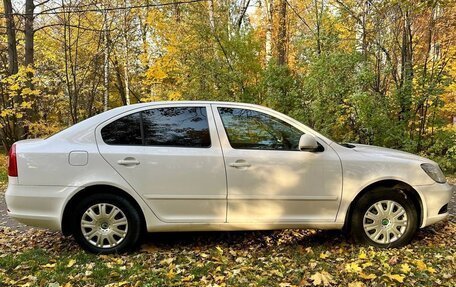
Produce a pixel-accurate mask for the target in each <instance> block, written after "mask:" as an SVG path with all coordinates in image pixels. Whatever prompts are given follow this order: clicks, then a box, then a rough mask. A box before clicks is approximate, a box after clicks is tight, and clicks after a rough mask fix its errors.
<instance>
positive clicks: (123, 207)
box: [72, 194, 141, 254]
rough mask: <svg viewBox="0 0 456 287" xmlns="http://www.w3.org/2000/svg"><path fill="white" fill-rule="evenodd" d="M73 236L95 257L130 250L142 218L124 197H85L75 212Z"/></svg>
mask: <svg viewBox="0 0 456 287" xmlns="http://www.w3.org/2000/svg"><path fill="white" fill-rule="evenodd" d="M72 226H73V236H74V238H75V239H76V241H77V242H78V243H79V244H80V245H81V246H82V247H83V248H84V249H85V250H87V251H89V252H92V253H98V254H108V253H118V252H123V251H126V250H129V249H131V248H133V247H134V246H135V244H136V243H137V241H138V239H139V236H140V233H141V217H140V216H139V214H138V211H137V210H136V209H135V207H134V206H133V205H132V204H131V203H130V202H129V201H128V200H126V199H125V198H123V197H121V196H119V195H115V194H95V195H92V196H89V197H87V198H84V199H83V200H82V201H81V202H80V203H79V204H78V205H77V206H76V209H75V216H74V219H73V224H72Z"/></svg>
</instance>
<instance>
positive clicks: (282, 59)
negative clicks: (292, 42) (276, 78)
mask: <svg viewBox="0 0 456 287" xmlns="http://www.w3.org/2000/svg"><path fill="white" fill-rule="evenodd" d="M287 44H288V41H287V0H280V3H279V28H278V35H277V63H278V64H279V65H286V64H287Z"/></svg>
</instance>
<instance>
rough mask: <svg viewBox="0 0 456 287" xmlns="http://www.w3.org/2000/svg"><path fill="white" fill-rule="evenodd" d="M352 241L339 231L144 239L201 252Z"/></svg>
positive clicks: (168, 234) (164, 246)
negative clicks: (225, 247)
mask: <svg viewBox="0 0 456 287" xmlns="http://www.w3.org/2000/svg"><path fill="white" fill-rule="evenodd" d="M344 242H345V243H350V242H351V241H350V240H349V239H348V238H347V237H346V236H345V234H344V233H343V232H342V231H340V230H292V229H286V230H267V231H214V232H212V231H208V232H164V233H148V234H147V235H146V236H144V237H143V240H142V246H143V247H146V248H147V247H151V246H153V247H156V248H158V249H161V250H163V249H172V248H175V247H179V248H201V249H210V248H215V247H216V246H221V245H222V246H236V247H239V246H256V247H259V248H266V249H267V248H273V247H277V246H287V245H302V246H306V247H313V246H318V245H337V244H341V243H344Z"/></svg>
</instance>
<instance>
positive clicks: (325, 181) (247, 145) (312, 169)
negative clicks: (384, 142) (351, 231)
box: [214, 105, 342, 223]
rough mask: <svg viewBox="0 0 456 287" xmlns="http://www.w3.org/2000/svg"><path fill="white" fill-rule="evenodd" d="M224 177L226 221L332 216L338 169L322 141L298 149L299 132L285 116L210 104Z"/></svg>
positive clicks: (339, 178) (335, 207)
mask: <svg viewBox="0 0 456 287" xmlns="http://www.w3.org/2000/svg"><path fill="white" fill-rule="evenodd" d="M214 113H215V114H216V123H217V127H218V130H219V135H220V140H221V144H222V148H223V153H224V158H225V165H226V173H227V182H228V211H227V221H228V222H229V223H236V222H267V223H275V222H277V223H279V222H315V221H323V222H330V221H334V220H335V218H336V214H337V210H338V207H339V203H340V198H341V191H342V170H341V164H340V160H339V158H338V156H337V154H336V152H335V151H333V150H332V149H331V147H329V146H328V145H327V144H326V143H324V142H323V141H321V142H319V144H320V148H319V151H315V152H306V151H300V150H299V148H298V145H299V138H300V137H301V135H302V134H303V133H304V131H303V130H301V129H300V128H298V127H297V126H295V125H293V124H291V123H288V122H286V120H285V117H282V119H281V118H278V116H279V115H277V116H276V115H272V114H269V113H267V112H264V111H262V110H258V109H257V110H255V108H244V107H242V106H236V105H217V106H215V105H214Z"/></svg>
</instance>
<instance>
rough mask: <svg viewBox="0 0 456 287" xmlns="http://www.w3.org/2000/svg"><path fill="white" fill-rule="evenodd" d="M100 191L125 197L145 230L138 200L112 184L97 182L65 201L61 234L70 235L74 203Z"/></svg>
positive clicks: (142, 212) (144, 222)
mask: <svg viewBox="0 0 456 287" xmlns="http://www.w3.org/2000/svg"><path fill="white" fill-rule="evenodd" d="M102 193H110V194H117V195H120V196H122V197H124V198H125V199H127V200H128V201H129V202H130V203H131V204H132V205H133V206H134V207H135V208H136V209H137V210H138V212H139V215H140V217H141V221H142V222H141V225H142V229H143V230H146V219H145V216H144V211H143V210H142V208H141V206H140V205H139V204H138V202H137V201H136V200H135V199H134V198H133V196H131V195H130V194H129V193H128V192H126V191H124V190H122V189H120V188H118V187H115V186H112V185H107V184H97V185H91V186H87V187H85V188H83V189H81V190H80V191H78V192H77V193H75V194H74V195H73V196H72V197H71V198H70V200H69V201H68V202H67V203H66V205H65V207H64V209H63V214H62V223H61V228H62V233H63V235H66V236H67V235H71V226H70V224H69V223H70V221H71V212H70V211H71V210H72V209H73V208H74V207H75V206H76V204H77V203H78V202H79V201H80V199H82V198H84V197H86V196H90V195H94V194H102Z"/></svg>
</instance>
